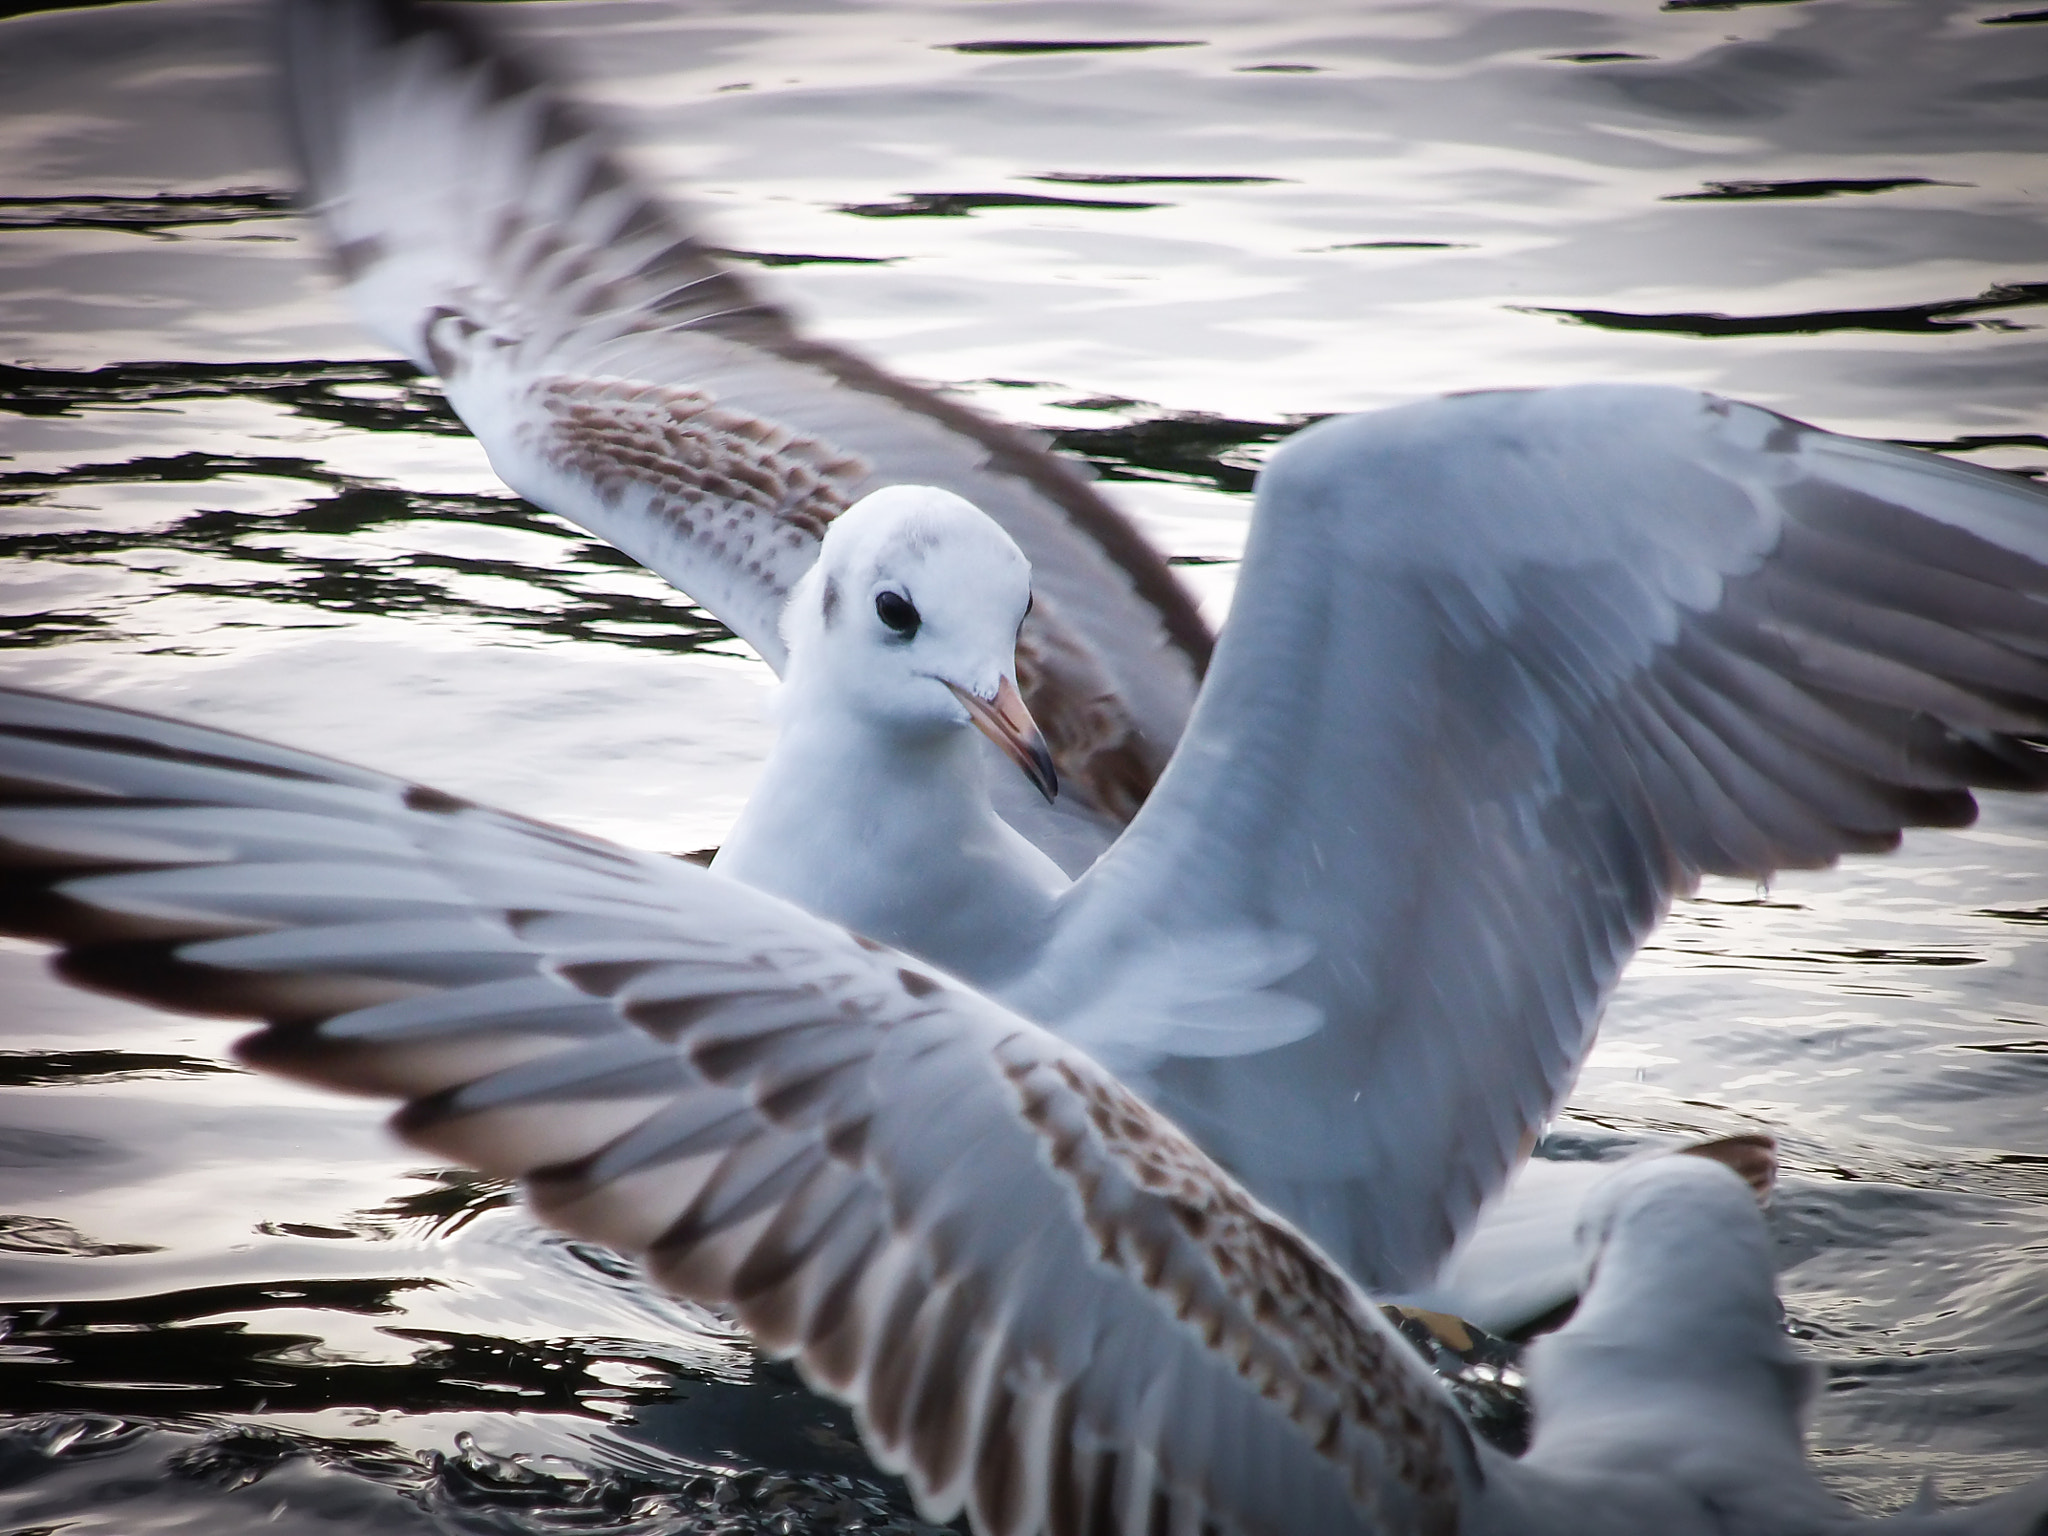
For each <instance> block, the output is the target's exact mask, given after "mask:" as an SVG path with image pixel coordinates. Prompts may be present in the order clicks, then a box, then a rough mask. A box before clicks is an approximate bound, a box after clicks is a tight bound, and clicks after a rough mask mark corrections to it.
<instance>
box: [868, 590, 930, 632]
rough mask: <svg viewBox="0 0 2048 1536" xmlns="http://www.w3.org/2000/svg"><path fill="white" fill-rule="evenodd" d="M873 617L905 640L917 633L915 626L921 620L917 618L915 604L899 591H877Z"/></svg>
mask: <svg viewBox="0 0 2048 1536" xmlns="http://www.w3.org/2000/svg"><path fill="white" fill-rule="evenodd" d="M875 617H876V618H878V619H880V620H881V621H882V622H883V623H884V624H886V625H888V626H889V627H890V628H891V629H893V630H895V631H896V633H897V634H899V635H901V636H902V637H903V638H904V639H906V640H908V639H909V638H910V637H911V636H912V635H914V634H916V633H917V626H918V625H919V624H920V623H921V622H922V620H920V619H919V618H918V614H917V605H916V604H915V603H913V602H911V600H910V599H909V598H907V597H905V596H904V595H903V594H902V593H901V592H887V591H884V592H877V593H876V594H875Z"/></svg>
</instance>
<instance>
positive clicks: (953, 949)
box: [714, 670, 1067, 982]
mask: <svg viewBox="0 0 2048 1536" xmlns="http://www.w3.org/2000/svg"><path fill="white" fill-rule="evenodd" d="M784 686H785V687H786V688H787V689H789V690H790V693H789V695H788V697H787V698H786V708H785V710H784V724H783V728H782V733H781V735H780V736H779V737H778V738H777V740H776V743H775V750H774V751H773V752H772V753H770V754H769V758H768V762H767V765H766V767H765V768H764V769H763V770H762V774H761V778H760V780H759V781H758V783H757V784H756V785H755V787H754V792H753V795H752V797H751V798H750V799H749V800H748V801H747V805H746V808H745V809H744V810H743V811H741V813H740V816H739V820H738V821H737V822H735V823H734V825H733V829H732V831H731V833H730V834H729V835H728V836H727V838H726V840H725V845H724V847H723V848H722V849H721V850H720V852H719V855H718V858H717V861H716V864H715V866H714V867H715V868H716V869H717V870H718V872H719V873H721V874H724V875H729V876H731V877H733V878H735V879H739V880H743V881H745V882H746V883H748V884H749V885H753V886H756V887H758V888H759V889H762V890H766V891H770V892H772V893H774V894H775V895H778V896H781V897H783V898H784V899H786V900H789V901H793V902H795V903H797V904H798V905H799V906H802V907H806V908H808V909H810V910H811V911H813V912H815V913H817V914H818V915H820V916H821V917H828V918H831V919H832V920H833V921H835V922H840V923H844V924H845V925H846V926H847V927H849V928H852V929H854V930H855V931H856V932H859V933H864V934H866V935H868V936H869V937H871V938H875V939H880V940H882V941H883V942H885V943H889V944H894V945H896V946H897V947H899V948H902V949H907V950H909V951H911V952H912V953H914V954H918V955H921V956H923V957H925V958H927V959H930V960H932V961H934V962H935V963H937V964H939V965H942V966H944V967H946V968H947V969H949V970H952V971H954V972H956V973H957V974H959V975H962V976H964V977H966V978H967V979H969V980H973V981H977V982H986V981H989V980H993V979H995V978H996V977H998V976H1000V975H1003V974H1006V973H1007V972H1008V971H1009V970H1010V969H1011V968H1013V967H1014V966H1015V965H1016V964H1018V963H1021V961H1022V959H1023V958H1024V957H1025V956H1026V955H1027V954H1029V953H1031V952H1034V951H1035V949H1036V945H1037V936H1038V934H1039V933H1040V932H1041V931H1042V926H1043V924H1044V922H1045V921H1046V919H1047V918H1048V917H1049V915H1050V911H1051V904H1052V899H1053V897H1054V896H1055V895H1056V894H1057V893H1058V892H1059V891H1060V890H1061V889H1064V887H1065V886H1066V884H1067V881H1066V877H1065V876H1064V875H1062V874H1061V873H1060V872H1059V870H1058V868H1057V867H1056V866H1055V865H1054V864H1053V863H1052V861H1051V860H1050V859H1048V858H1046V857H1045V855H1043V854H1041V853H1039V852H1038V850H1036V849H1035V848H1033V847H1032V846H1031V845H1030V844H1029V843H1027V842H1025V841H1024V839H1023V838H1021V837H1019V836H1018V835H1017V833H1015V832H1014V831H1012V830H1011V829H1010V828H1009V826H1007V825H1006V824H1005V823H1004V822H1003V821H1002V820H1001V819H1000V818H998V817H997V816H996V814H995V811H994V810H993V808H992V807H991V806H990V804H989V798H988V788H987V781H986V778H985V774H986V771H987V768H988V766H989V765H988V763H987V761H986V756H985V754H984V753H983V751H982V750H981V744H980V739H979V738H978V737H977V736H976V735H975V733H974V731H973V729H972V727H970V726H968V725H966V724H961V725H959V726H957V727H953V728H945V729H922V730H919V729H904V728H899V727H894V726H891V725H890V724H888V723H885V722H880V721H876V720H873V719H869V718H865V717H862V716H859V715H855V714H853V713H851V712H850V711H848V710H847V709H846V708H845V707H844V705H843V704H842V703H841V702H840V701H838V700H837V699H834V698H832V697H827V696H820V695H822V694H823V693H824V692H825V690H823V689H822V688H820V689H819V690H818V691H817V692H816V693H813V692H811V691H810V690H809V689H807V688H806V683H805V680H804V679H803V677H802V674H801V671H800V670H794V671H793V675H792V677H791V679H790V681H789V682H788V683H786V684H785V685H784ZM800 690H801V691H800Z"/></svg>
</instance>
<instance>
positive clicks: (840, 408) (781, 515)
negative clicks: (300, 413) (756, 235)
mask: <svg viewBox="0 0 2048 1536" xmlns="http://www.w3.org/2000/svg"><path fill="white" fill-rule="evenodd" d="M283 54H284V60H285V67H286V73H287V81H288V89H287V92H286V97H287V100H288V102H289V106H290V115H291V121H292V129H293V133H294V138H295V142H296V144H297V146H298V159H299V163H300V166H301V169H302V171H303V173H304V181H305V187H306V200H307V203H308V206H309V210H310V211H311V212H312V213H313V214H314V215H315V217H316V218H317V219H318V220H319V222H320V223H321V225H322V227H323V228H324V230H325V232H326V234H327V236H328V241H329V244H330V247H331V249H332V250H333V252H334V255H335V259H336V264H337V266H338V267H339V269H340V272H341V276H342V279H343V282H344V283H345V285H346V287H347V290H348V294H349V297H350V299H351V301H352V303H353V305H354V307H355V309H356V310H357V312H358V314H359V316H360V318H361V319H362V320H363V322H364V324H365V325H366V326H368V327H369V329H370V330H372V331H373V332H374V333H375V334H376V335H377V336H378V337H379V338H380V339H382V340H383V341H385V342H386V343H387V344H389V345H391V346H393V347H396V348H398V349H399V350H401V351H403V352H404V353H405V355H406V356H408V357H410V358H411V359H412V360H413V361H414V362H415V363H417V364H418V365H419V366H420V367H422V368H424V369H427V370H430V371H432V372H434V373H436V374H438V375H440V377H441V379H442V381H443V383H444V385H445V387H446V389H447V393H448V399H449V402H450V403H451V404H452V405H453V406H454V407H455V409H456V412H457V413H458V414H459V415H460V416H461V417H462V419H463V421H464V423H465V424H466V425H468V426H469V428H470V429H471V430H472V431H473V432H475V433H476V435H477V437H478V439H479V440H480V441H481V442H482V443H483V445H484V448H485V450H486V451H487V452H488V453H489V454H490V457H491V462H492V464H493V466H494V467H495V468H496V469H497V471H498V473H499V474H500V475H502V476H503V477H504V479H505V481H506V483H507V484H509V485H510V486H511V487H512V488H513V489H514V490H516V491H518V492H519V493H520V494H521V495H523V496H526V497H527V498H529V499H530V500H532V501H534V502H536V503H537V504H538V505H540V506H543V507H546V508H547V509H549V510H550V511H553V512H556V513H558V514H560V515H561V516H563V517H566V518H568V519H569V520H571V521H572V522H575V523H578V524H580V525H581V526H583V527H585V528H587V529H589V530H590V531H591V532H592V533H595V534H596V535H598V536H599V537H600V538H603V539H606V540H608V541H609V542H611V543H613V544H615V545H617V546H618V547H619V548H620V549H622V550H624V551H625V552H626V553H628V554H630V555H631V556H633V557H634V558H635V559H636V560H639V561H640V562H642V563H643V564H645V565H647V566H648V567H649V568H651V569H652V570H654V571H656V572H657V573H659V574H660V575H662V576H664V577H666V578H667V579H668V580H669V581H671V582H673V583H674V584H675V585H676V586H678V587H680V588H681V589H682V590H683V591H685V592H687V593H689V594H690V595H691V596H692V597H693V598H694V599H695V600H696V601H698V602H699V603H701V604H703V605H704V606H705V607H707V608H709V609H710V610H711V611H712V612H713V613H715V614H716V615H717V616H718V617H719V618H720V619H722V620H723V621H724V622H725V623H726V624H728V625H729V626H730V627H731V628H732V629H733V630H734V631H735V632H736V633H737V634H739V635H740V636H741V637H742V638H743V639H745V640H746V641H747V642H748V644H750V645H752V646H753V647H754V648H755V649H756V650H757V651H759V652H760V654H761V655H762V656H763V657H765V658H766V659H767V660H768V661H769V662H770V663H771V664H772V665H776V666H778V667H779V666H780V664H781V662H782V658H783V644H782V638H781V634H780V631H779V627H778V621H779V617H780V614H781V611H782V607H783V602H784V599H785V598H786V597H787V595H788V593H789V591H790V589H791V587H792V586H793V585H794V583H795V582H796V580H797V578H798V577H799V576H801V575H802V574H803V572H804V571H805V570H807V569H808V568H809V567H810V565H811V563H812V561H813V560H814V559H815V557H816V550H817V543H818V539H819V537H820V535H821V533H822V531H823V529H824V527H825V525H826V524H827V523H828V522H829V521H830V520H831V518H832V517H833V516H835V515H836V514H837V513H838V512H839V511H840V510H841V509H843V508H844V507H845V506H847V505H849V504H850V503H851V502H853V501H854V500H856V499H858V498H859V497H860V496H863V495H865V494H866V493H867V492H869V491H871V490H875V489H877V488H879V487H881V486H884V485H892V484H903V483H914V484H930V485H938V486H942V487H944V488H946V489H948V490H951V491H954V492H956V493H958V494H959V495H962V496H964V497H966V498H967V499H968V500H970V501H972V502H974V503H975V505H977V506H979V507H981V508H982V509H983V510H984V511H986V512H987V513H988V514H989V515H990V516H991V517H993V518H995V519H996V521H997V522H999V523H1001V524H1002V525H1003V526H1004V528H1005V529H1006V530H1008V532H1009V533H1010V535H1011V536H1012V537H1013V538H1015V539H1016V540H1017V542H1018V544H1019V546H1020V547H1021V548H1022V549H1023V550H1024V552H1025V554H1026V556H1027V557H1028V558H1029V559H1030V561H1031V564H1032V571H1033V581H1034V586H1035V588H1036V590H1037V592H1038V593H1039V595H1040V598H1041V601H1040V602H1039V603H1038V604H1037V606H1036V607H1035V608H1034V610H1033V613H1032V617H1031V619H1030V620H1029V621H1028V622H1027V626H1026V634H1025V637H1024V649H1025V651H1026V652H1027V655H1028V665H1025V666H1024V667H1023V668H1022V670H1023V672H1024V673H1025V674H1026V675H1025V676H1022V677H1020V680H1019V681H1020V686H1021V687H1022V688H1023V690H1024V693H1025V696H1026V699H1027V702H1028V703H1029V704H1030V706H1031V708H1032V710H1033V713H1034V715H1035V716H1036V717H1037V719H1038V720H1039V723H1040V725H1041V727H1042V728H1043V729H1044V730H1045V732H1046V735H1047V739H1048V741H1049V743H1050V744H1051V746H1052V750H1053V753H1054V756H1055V758H1056V759H1057V760H1058V762H1059V767H1060V771H1061V774H1062V778H1063V780H1064V781H1066V782H1070V783H1072V784H1073V785H1075V786H1076V787H1077V788H1079V789H1080V790H1081V791H1082V793H1083V795H1084V796H1085V797H1086V798H1088V799H1089V800H1090V802H1091V803H1092V804H1093V805H1094V807H1095V808H1096V809H1097V811H1098V812H1101V813H1103V814H1105V815H1106V816H1108V817H1109V818H1111V823H1112V824H1117V823H1120V822H1121V821H1123V820H1124V819H1127V818H1128V816H1129V815H1130V813H1131V812H1132V811H1133V810H1134V809H1135V808H1136V806H1137V804H1138V802H1139V801H1140V800H1142V799H1143V797H1144V794H1145V792H1146V791H1147V790H1149V788H1150V786H1151V783H1152V780H1153V779H1154V778H1155V777H1156V776H1157V774H1158V772H1159V770H1160V768H1161V767H1162V766H1163V765H1164V763H1165V761H1166V759H1167V756H1168V754H1169V753H1170V752H1171V751H1172V749H1173V745H1174V742H1175V741H1176V740H1177V739H1178V737H1179V734H1180V730H1181V727H1182V725H1183V723H1184V722H1185V720H1186V716H1187V711H1188V709H1189V706H1190V704H1191V702H1192V699H1193V696H1194V688H1195V682H1196V679H1197V677H1198V676H1199V674H1200V670H1201V668H1202V667H1203V666H1204V665H1205V664H1206V662H1207V658H1208V654H1209V646H1210V637H1209V632H1208V630H1207V628H1206V626H1205V625H1204V624H1203V622H1202V620H1201V618H1200V616H1199V614H1198V613H1197V611H1196V609H1195V607H1194V604H1193V601H1192V600H1191V599H1190V598H1189V597H1188V596H1187V594H1186V593H1185V591H1183V589H1182V588H1181V586H1180V585H1179V583H1178V581H1177V580H1176V579H1175V578H1174V577H1173V575H1172V574H1171V572H1170V571H1169V570H1168V569H1167V567H1166V565H1165V563H1164V561H1163V560H1162V559H1161V558H1160V557H1159V555H1158V554H1157V553H1156V552H1154V551H1153V550H1152V549H1151V548H1150V547H1149V546H1148V545H1147V544H1146V543H1145V541H1144V540H1143V538H1142V537H1140V536H1139V535H1138V534H1137V532H1136V531H1135V530H1134V529H1133V528H1132V527H1131V525H1130V524H1129V523H1128V522H1126V521H1125V520H1124V519H1123V517H1122V516H1121V515H1120V514H1118V513H1117V512H1116V511H1115V509H1114V508H1112V507H1111V506H1110V505H1109V504H1108V503H1107V502H1106V501H1105V500H1104V499H1103V498H1102V496H1101V495H1100V494H1099V493H1098V492H1097V491H1096V490H1095V489H1094V488H1093V487H1092V485H1090V483H1089V482H1088V480H1087V479H1086V478H1085V476H1084V474H1083V473H1082V472H1081V471H1080V469H1078V468H1077V467H1076V466H1075V465H1073V464H1071V463H1069V462H1067V461H1066V460H1063V459H1061V458H1058V457H1056V456H1055V455H1053V454H1052V453H1050V452H1049V451H1047V450H1046V449H1045V448H1044V447H1043V446H1042V445H1040V444H1039V443H1037V442H1035V441H1033V440H1032V439H1030V438H1028V437H1027V436H1026V435H1025V434H1023V433H1021V432H1019V431H1017V430H1015V429H1013V428H1011V427H1008V426H1005V425H1003V424H1001V423H999V422H996V421H994V420H991V419H989V418H986V417H983V416H982V415H980V414H979V413H977V412H975V411H973V410H971V409H970V408H968V407H966V406H964V405H961V404H960V403H958V402H957V401H952V400H948V399H946V398H944V397H943V396H940V395H938V394H935V393H933V392H932V391H930V390H927V389H924V388H921V387H920V386H918V385H915V384H912V383H910V382H908V381H907V380H903V379H899V378H896V377H895V376H893V375H891V374H889V373H887V372H886V371H885V370H883V369H880V368H878V367H876V366H874V365H873V364H871V363H868V362H866V361H864V360H862V359H860V358H858V357H856V356H854V355H852V354H851V353H847V352H844V351H842V350H840V349H838V348H836V347H832V346H829V345H827V344H824V343H822V342H818V341H815V340H812V339H810V338H808V337H806V336H804V335H803V334H802V333H801V332H800V331H799V330H798V328H797V327H796V325H795V324H794V323H793V322H792V320H791V318H790V317H789V315H788V314H786V313H785V312H784V311H783V310H782V309H780V308H779V307H777V306H776V305H774V304H772V303H770V302H768V301H767V300H766V299H764V298H763V297H762V296H761V295H760V294H758V293H757V292H755V290H754V288H753V286H752V284H751V283H749V282H748V281H747V280H746V279H744V278H742V277H741V276H740V275H739V274H738V273H736V272H734V271H733V270H731V269H730V268H728V267H726V266H725V265H724V264H722V263H721V261H720V260H719V258H718V257H717V255H716V254H715V253H714V252H713V251H712V250H711V249H710V248H709V247H708V246H707V245H706V244H705V242H704V240H703V239H702V237H701V236H700V235H699V234H698V232H697V231H696V230H695V228H694V227H693V226H692V224H691V222H690V221H689V220H688V219H687V218H686V217H685V216H684V215H682V214H681V213H679V212H678V211H677V210H676V209H673V208H671V207H668V206H665V205H663V204H662V203H660V202H659V201H657V200H656V199H654V198H652V197H650V196H648V195H647V194H646V193H645V192H643V191H642V190H640V188H639V187H638V186H637V184H636V183H635V181H634V179H633V178H632V176H631V175H630V174H629V173H628V172H627V171H626V169H625V168H624V166H623V164H622V162H621V161H620V158H619V156H618V154H617V152H616V150H615V147H614V145H613V143H612V138H611V135H610V134H609V133H607V132H606V131H605V130H604V129H603V128H602V127H601V126H600V125H599V124H598V123H597V122H596V121H595V120H594V119H593V118H592V117H590V116H589V115H588V114H585V113H582V112H579V111H577V110H575V109H574V108H572V107H571V106H569V105H568V104H566V103H565V102H563V101H561V100H559V99H558V98H557V97H556V95H555V94H554V93H553V91H552V90H551V89H550V88H549V87H548V86H547V84H546V83H545V82H544V80H543V79H542V78H541V77H540V76H539V75H538V74H536V73H535V72H534V71H533V70H531V69H529V68H528V67H527V66H526V65H525V64H523V63H522V62H521V61H519V60H518V59H517V58H516V57H514V56H513V54H512V53H511V52H510V51H509V50H508V49H507V47H506V46H505V45H504V44H503V43H502V42H501V41H500V40H499V39H497V38H495V37H494V36H492V35H491V33H490V32H489V31H488V30H487V29H486V28H484V27H483V26H481V25H479V24H477V23H475V22H473V21H471V20H469V19H467V18H464V17H461V16H458V15H456V14H454V13H450V12H445V11H441V10H431V9H428V8H425V7H421V6H416V5H413V4H409V3H404V0H290V3H289V4H287V5H286V6H285V7H284V28H283ZM1027 803H1028V802H1026V801H1023V800H1021V799H1020V800H1019V801H1018V802H1017V804H1018V805H1019V806H1021V805H1025V804H1027ZM1003 809H1004V811H1005V813H1006V814H1008V813H1010V812H1011V811H1012V810H1013V809H1015V807H1013V806H1011V805H1009V804H1007V803H1006V804H1005V805H1004V807H1003Z"/></svg>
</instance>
